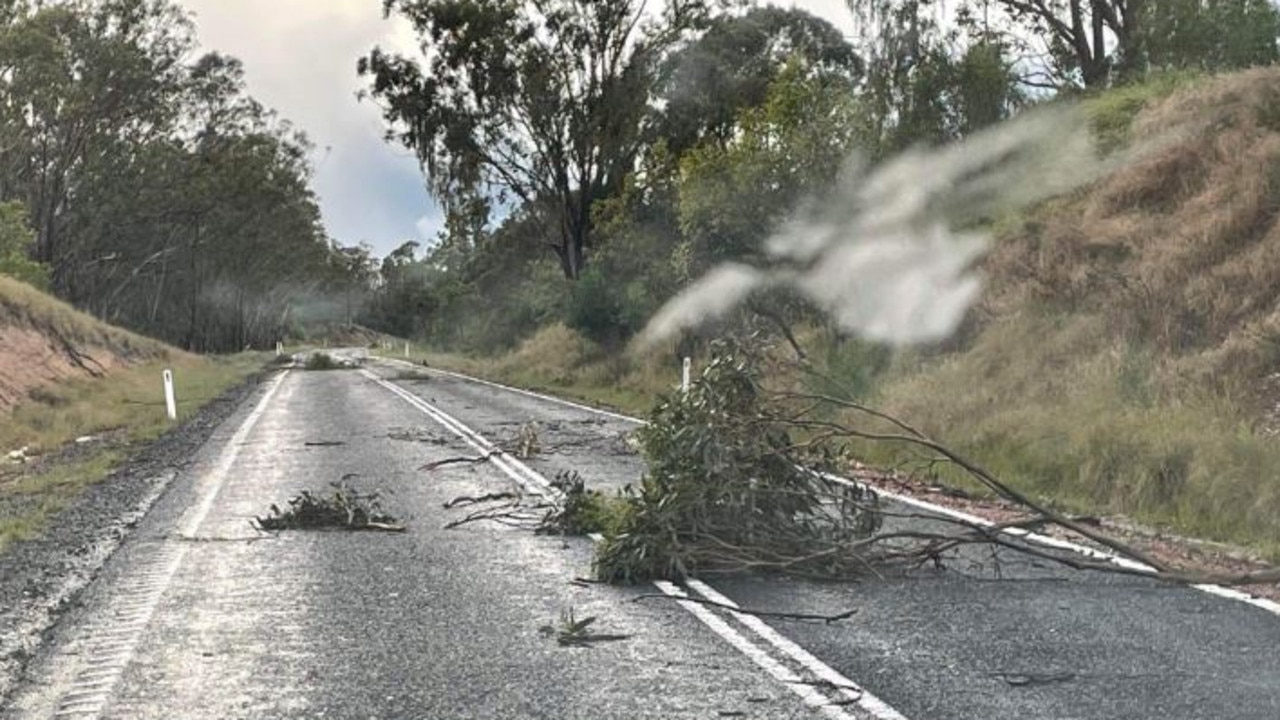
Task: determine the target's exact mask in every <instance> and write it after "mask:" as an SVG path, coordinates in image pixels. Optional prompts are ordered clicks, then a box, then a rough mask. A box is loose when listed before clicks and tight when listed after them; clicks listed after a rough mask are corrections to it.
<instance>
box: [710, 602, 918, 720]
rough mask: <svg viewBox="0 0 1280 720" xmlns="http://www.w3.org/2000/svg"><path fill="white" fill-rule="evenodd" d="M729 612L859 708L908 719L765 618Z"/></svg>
mask: <svg viewBox="0 0 1280 720" xmlns="http://www.w3.org/2000/svg"><path fill="white" fill-rule="evenodd" d="M686 584H687V585H688V586H689V588H690V589H692V590H693V591H694V592H696V593H698V594H699V595H701V596H702V597H704V598H706V599H708V600H710V601H711V602H713V603H718V604H720V605H727V606H729V607H732V608H737V607H738V604H737V603H735V602H734V601H732V600H730V599H729V598H728V597H726V596H724V595H723V594H721V593H720V592H717V591H716V589H715V588H713V587H711V586H710V585H708V584H706V583H705V582H703V581H701V580H689V581H688V582H687V583H686ZM729 614H730V615H732V616H733V617H734V619H736V620H737V621H738V622H740V623H742V624H743V625H745V626H746V627H747V628H749V629H750V630H751V631H752V632H754V633H755V634H756V635H759V636H760V637H761V638H763V639H764V641H765V642H767V643H769V644H770V645H772V646H774V647H776V648H778V650H780V651H781V652H782V653H784V654H785V655H786V656H787V657H789V658H791V659H792V660H794V661H796V662H797V663H799V664H800V665H801V666H803V667H804V668H805V669H806V670H808V671H809V672H811V673H813V674H814V675H815V676H817V677H818V679H820V680H825V681H826V682H829V683H831V686H832V687H833V688H838V689H839V692H840V693H841V694H842V695H844V696H845V698H846V699H847V700H849V701H850V702H853V703H856V704H857V705H858V707H861V708H862V709H863V710H866V711H867V712H868V713H871V714H872V715H873V716H875V717H877V718H879V719H880V720H906V718H905V717H903V715H902V714H901V713H899V712H898V711H896V710H894V709H893V708H891V707H889V704H888V703H886V702H885V701H883V700H881V699H880V698H878V697H876V696H875V695H873V694H871V693H870V692H869V691H868V690H866V689H865V688H863V687H862V686H861V685H858V684H857V683H855V682H854V681H852V680H850V679H849V678H847V677H845V676H844V675H842V674H840V673H839V672H838V671H836V669H835V668H833V667H831V666H830V665H827V664H826V663H824V662H822V661H821V660H819V659H818V658H816V657H814V655H813V654H812V653H810V652H809V651H808V650H805V649H804V648H802V647H800V646H799V645H797V644H796V643H795V642H794V641H792V640H791V639H790V638H788V637H786V636H784V635H783V634H782V633H779V632H778V631H777V630H775V629H773V627H772V626H770V625H769V624H768V623H766V622H765V621H764V620H761V619H760V618H759V617H756V616H755V615H750V614H747V613H740V612H732V611H731V612H730V613H729Z"/></svg>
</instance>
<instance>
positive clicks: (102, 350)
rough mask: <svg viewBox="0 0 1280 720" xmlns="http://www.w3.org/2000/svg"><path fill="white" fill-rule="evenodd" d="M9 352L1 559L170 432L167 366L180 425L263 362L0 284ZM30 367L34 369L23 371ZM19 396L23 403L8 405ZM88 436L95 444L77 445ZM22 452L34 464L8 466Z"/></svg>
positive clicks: (1, 432)
mask: <svg viewBox="0 0 1280 720" xmlns="http://www.w3.org/2000/svg"><path fill="white" fill-rule="evenodd" d="M42 339H43V340H45V341H47V342H43V343H42V342H41V340H42ZM63 340H65V341H66V343H68V344H69V345H70V346H71V347H72V348H73V349H74V351H75V352H76V353H80V354H83V356H84V358H83V362H84V364H85V366H86V367H87V368H91V369H92V372H90V371H89V370H88V369H85V368H82V367H79V366H78V365H76V363H75V362H74V361H71V360H69V358H68V357H67V355H66V353H65V352H64V346H63V344H62V341H63ZM6 344H7V345H8V347H7V348H3V349H0V380H3V381H4V382H5V384H6V389H7V390H8V392H9V396H10V398H11V400H10V401H9V402H6V403H0V552H2V551H3V550H4V548H5V546H7V545H8V544H9V543H12V542H14V541H17V540H21V539H24V538H29V537H32V536H35V535H37V534H39V532H40V531H41V529H42V528H43V527H44V526H45V523H46V522H48V520H49V518H50V517H52V516H53V515H54V514H55V513H57V512H58V511H59V510H61V509H62V508H63V507H65V506H66V505H67V504H68V503H69V502H70V501H71V500H73V499H74V498H75V497H76V496H77V495H78V494H79V493H80V492H82V491H83V490H84V489H85V488H86V487H88V486H90V485H92V484H94V483H98V482H101V481H102V480H103V479H105V478H106V477H108V476H109V475H110V473H111V471H112V470H113V469H114V468H115V467H117V466H118V465H119V463H120V462H122V461H123V460H124V459H126V458H127V457H128V456H129V455H130V452H131V451H132V450H133V449H135V448H136V447H137V446H138V445H139V444H141V443H145V442H147V441H149V440H153V439H155V438H157V437H159V436H160V435H162V434H163V433H164V432H165V431H166V430H168V429H169V428H170V427H172V423H171V422H170V421H169V420H168V418H167V416H166V413H165V406H164V394H163V387H162V384H161V371H162V370H163V369H164V368H172V369H173V372H174V378H175V385H176V388H177V392H176V394H177V398H178V413H179V417H180V418H184V417H187V416H190V415H191V414H193V413H194V412H196V411H197V410H199V408H200V407H201V406H203V405H204V404H205V403H207V402H209V401H210V400H212V399H213V398H215V397H217V396H218V395H219V394H221V393H222V392H223V391H225V390H226V389H228V388H230V387H232V386H234V385H236V384H238V383H240V382H242V381H243V380H244V379H245V378H247V377H248V376H249V375H250V374H252V373H254V372H256V371H258V370H259V369H261V368H262V367H263V366H264V364H265V362H266V360H267V359H268V357H269V356H267V355H265V354H263V353H244V354H240V355H236V356H231V357H225V358H210V357H201V356H198V355H193V354H190V353H186V352H183V351H180V350H177V349H174V348H171V347H169V346H166V345H164V344H162V343H159V342H157V341H154V340H150V339H148V338H144V337H141V336H138V335H135V334H133V333H130V332H127V331H124V330H121V329H119V328H114V327H111V326H109V325H106V324H103V323H101V322H99V321H97V320H96V319H94V318H92V317H90V316H88V315H85V314H83V313H80V312H78V311H76V310H74V309H73V308H71V307H70V306H68V305H67V304H65V303H63V302H60V301H58V300H56V299H54V298H51V297H49V296H48V295H45V294H43V293H40V292H38V291H36V290H34V289H32V288H31V287H29V286H26V285H23V284H21V283H18V282H16V281H13V280H11V279H9V278H6V277H0V345H6ZM19 344H20V345H22V347H18V345H19ZM23 365H25V366H26V370H24V369H23ZM34 366H38V367H39V369H40V371H39V372H34V373H33V372H28V371H29V370H30V369H31V367H34ZM18 390H22V391H23V392H22V397H19V398H17V399H16V400H13V399H12V397H13V393H14V392H16V391H18ZM85 437H92V438H93V439H92V440H91V441H88V442H84V443H80V444H77V443H76V442H75V441H76V439H77V438H85ZM24 447H25V448H28V454H30V455H32V456H34V458H33V460H31V461H30V462H28V463H26V464H14V463H11V462H9V461H7V460H6V459H5V457H4V455H6V454H7V453H9V452H10V451H13V450H17V449H19V448H24ZM70 448H74V450H70ZM64 449H67V450H66V452H60V451H63V450H64Z"/></svg>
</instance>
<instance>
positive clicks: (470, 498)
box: [443, 492, 520, 510]
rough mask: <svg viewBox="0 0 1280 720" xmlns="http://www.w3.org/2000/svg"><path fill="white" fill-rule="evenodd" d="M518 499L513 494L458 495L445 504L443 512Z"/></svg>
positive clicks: (517, 496) (518, 497)
mask: <svg viewBox="0 0 1280 720" xmlns="http://www.w3.org/2000/svg"><path fill="white" fill-rule="evenodd" d="M519 499H520V496H519V495H517V494H515V493H513V492H495V493H488V494H485V495H459V496H458V497H456V498H453V499H452V500H449V501H448V502H445V503H444V505H443V507H444V509H445V510H452V509H453V508H456V507H463V506H466V505H478V504H480V503H487V502H497V501H499V500H519Z"/></svg>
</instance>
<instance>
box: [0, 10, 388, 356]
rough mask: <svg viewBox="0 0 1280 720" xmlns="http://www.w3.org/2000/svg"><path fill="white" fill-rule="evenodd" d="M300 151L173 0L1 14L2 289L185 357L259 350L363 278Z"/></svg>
mask: <svg viewBox="0 0 1280 720" xmlns="http://www.w3.org/2000/svg"><path fill="white" fill-rule="evenodd" d="M310 150H311V146H310V145H309V143H308V141H307V138H306V137H305V136H304V135H303V134H302V133H301V132H298V131H297V130H295V129H294V128H293V127H291V126H290V125H289V123H288V122H286V121H284V120H282V119H280V118H279V117H277V116H276V115H275V114H274V113H273V112H272V111H270V110H268V109H267V108H265V107H263V106H262V105H261V104H260V103H259V102H258V101H256V100H254V99H253V98H252V97H251V96H250V95H249V94H248V93H247V91H246V89H245V81H244V69H243V67H242V65H241V63H240V61H238V60H236V59H235V58H232V57H229V56H226V55H222V54H218V53H206V54H201V53H200V52H198V48H197V45H196V42H195V39H194V29H193V26H192V21H191V19H190V17H189V16H188V14H187V13H186V11H185V10H183V9H182V8H181V7H180V6H179V5H178V4H177V3H175V2H172V1H171V0H65V1H63V2H57V3H40V2H25V1H23V0H9V1H8V2H4V3H0V203H3V205H0V216H2V217H3V219H4V222H3V229H0V272H6V273H8V274H12V275H16V276H18V277H19V278H21V279H24V280H27V281H29V282H33V283H35V284H37V285H42V286H44V287H45V288H46V289H48V290H51V291H52V292H54V293H55V294H57V295H58V296H60V297H62V298H64V299H67V300H69V301H71V302H72V303H73V304H75V305H76V306H78V307H80V308H82V309H85V310H87V311H89V312H91V313H93V314H94V315H96V316H98V317H100V318H102V319H104V320H107V321H110V322H113V323H117V324H120V325H124V326H126V327H130V328H132V329H135V330H139V331H141V332H144V333H146V334H149V335H152V336H155V337H158V338H161V339H164V340H166V341H169V342H171V343H174V344H177V345H180V346H182V347H185V348H189V349H192V350H198V351H228V350H238V349H241V348H243V347H245V346H248V345H253V346H257V347H263V346H266V345H269V344H271V343H273V342H274V341H275V340H276V339H278V338H280V337H281V336H282V335H283V334H285V333H287V332H289V331H290V329H291V328H294V327H296V323H297V317H296V313H297V312H298V310H299V308H303V307H305V306H306V305H307V304H310V301H312V300H313V299H315V298H320V297H324V296H329V295H334V294H335V293H337V292H338V291H340V290H341V289H343V288H344V287H345V286H346V285H347V284H349V282H350V280H351V278H352V277H353V274H354V275H357V276H358V275H359V273H360V271H361V270H362V268H365V267H367V265H368V262H367V253H362V251H360V250H358V249H356V250H352V249H345V250H344V249H342V248H339V247H337V245H336V244H335V243H334V242H333V241H332V240H331V239H330V238H329V237H327V235H326V233H325V230H324V228H323V226H322V224H321V221H320V212H319V208H318V205H317V202H316V198H315V195H314V193H313V192H312V190H311V188H310V186H309V182H310V172H311V170H310V167H309V165H308V154H309V152H310ZM334 312H337V311H336V310H335V311H334Z"/></svg>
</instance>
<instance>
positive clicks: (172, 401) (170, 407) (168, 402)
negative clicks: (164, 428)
mask: <svg viewBox="0 0 1280 720" xmlns="http://www.w3.org/2000/svg"><path fill="white" fill-rule="evenodd" d="M164 407H165V410H167V411H168V412H169V419H170V420H177V419H178V400H177V398H175V397H174V394H173V371H172V370H170V369H168V368H165V371H164Z"/></svg>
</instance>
